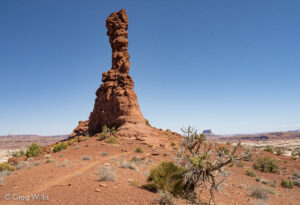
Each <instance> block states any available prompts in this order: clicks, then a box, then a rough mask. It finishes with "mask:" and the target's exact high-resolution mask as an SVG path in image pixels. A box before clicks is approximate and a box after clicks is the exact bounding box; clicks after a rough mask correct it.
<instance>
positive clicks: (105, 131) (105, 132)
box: [96, 125, 116, 140]
mask: <svg viewBox="0 0 300 205" xmlns="http://www.w3.org/2000/svg"><path fill="white" fill-rule="evenodd" d="M115 134H116V129H115V127H112V128H109V127H107V126H106V125H104V126H103V127H102V132H101V133H98V134H97V135H96V136H97V137H98V139H99V140H104V139H108V138H110V137H112V136H115Z"/></svg>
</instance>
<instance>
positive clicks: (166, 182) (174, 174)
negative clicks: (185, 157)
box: [147, 161, 184, 196]
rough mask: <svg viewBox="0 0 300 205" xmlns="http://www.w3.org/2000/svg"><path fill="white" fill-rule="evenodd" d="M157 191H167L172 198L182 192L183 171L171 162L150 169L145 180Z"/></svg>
mask: <svg viewBox="0 0 300 205" xmlns="http://www.w3.org/2000/svg"><path fill="white" fill-rule="evenodd" d="M147 181H148V182H152V184H151V185H152V186H153V187H155V188H156V189H157V190H162V191H168V192H170V193H171V194H173V195H174V196H177V195H180V194H181V193H182V191H183V185H184V184H183V182H184V169H183V168H181V167H178V166H176V165H175V164H174V163H173V162H165V161H164V162H161V163H160V164H159V165H157V166H156V167H154V168H153V169H151V173H150V175H149V176H148V178H147Z"/></svg>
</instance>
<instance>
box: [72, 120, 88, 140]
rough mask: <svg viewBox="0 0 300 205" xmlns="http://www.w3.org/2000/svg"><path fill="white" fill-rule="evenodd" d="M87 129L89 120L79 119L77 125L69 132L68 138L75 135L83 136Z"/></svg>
mask: <svg viewBox="0 0 300 205" xmlns="http://www.w3.org/2000/svg"><path fill="white" fill-rule="evenodd" d="M88 130H89V121H88V120H86V121H79V124H78V126H77V127H76V128H75V129H74V130H73V132H72V133H71V134H70V138H73V137H76V136H84V135H86V134H88Z"/></svg>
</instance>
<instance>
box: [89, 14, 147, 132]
mask: <svg viewBox="0 0 300 205" xmlns="http://www.w3.org/2000/svg"><path fill="white" fill-rule="evenodd" d="M106 28H107V30H108V31H107V35H108V36H109V42H110V44H111V49H112V67H111V69H110V70H109V71H108V72H104V73H103V74H102V82H103V83H102V84H101V86H100V88H99V89H98V90H97V92H96V96H97V98H96V100H95V105H94V110H93V111H92V112H91V114H90V117H89V123H88V127H89V133H90V135H93V134H95V133H98V132H100V131H101V129H102V127H103V126H104V125H107V126H108V127H113V126H114V127H116V128H121V127H122V126H124V125H125V124H128V123H129V124H131V126H132V125H134V126H136V125H138V127H144V126H146V125H145V119H144V117H143V115H142V112H141V110H140V108H139V105H138V102H137V97H136V94H135V92H134V90H133V87H134V83H133V80H132V78H131V77H130V75H129V68H130V62H129V58H130V56H129V54H128V49H127V47H128V40H127V37H128V33H127V29H128V18H127V13H126V11H125V10H123V9H121V10H120V11H119V12H114V13H112V14H111V15H110V16H109V17H108V18H107V20H106ZM131 126H130V127H131ZM119 130H120V129H119Z"/></svg>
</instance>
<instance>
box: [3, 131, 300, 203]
mask: <svg viewBox="0 0 300 205" xmlns="http://www.w3.org/2000/svg"><path fill="white" fill-rule="evenodd" d="M171 141H174V142H176V144H177V145H178V144H179V143H180V137H169V138H163V139H160V142H161V146H159V145H158V146H155V147H152V148H151V147H149V146H147V144H145V143H143V142H139V141H136V140H133V139H118V142H119V144H117V145H110V144H105V143H104V142H99V141H97V140H96V138H95V137H90V138H89V139H88V140H86V141H82V142H79V143H75V144H74V145H72V146H69V147H68V149H66V150H63V151H61V152H57V153H50V155H51V156H52V159H53V160H54V161H53V162H51V163H46V159H45V158H44V154H43V155H41V156H40V157H38V158H35V159H34V160H33V161H31V162H29V163H30V165H28V166H26V167H23V168H22V169H20V170H16V171H14V172H13V173H12V175H10V176H7V177H6V178H5V179H4V182H3V185H2V186H0V196H1V201H0V204H8V205H11V204H41V205H42V204H45V205H46V204H47V205H49V204H63V205H65V204H66V205H73V204H74V205H75V204H76V205H77V204H78V205H81V204H91V205H94V204H101V205H125V204H126V205H127V204H128V205H129V204H132V205H144V204H158V200H159V199H160V196H159V194H157V193H152V192H149V191H147V190H144V189H142V188H140V186H141V185H143V184H146V178H147V177H146V175H147V174H148V173H149V171H150V169H151V167H154V166H155V165H156V164H158V163H159V162H160V161H163V160H173V159H174V157H175V155H176V152H177V151H176V150H174V149H173V148H172V146H171V145H170V143H171ZM76 146H80V148H79V149H78V148H76ZM137 147H141V148H142V149H143V151H144V152H143V153H136V152H135V149H136V148H137ZM102 152H107V153H108V156H102V155H101V153H102ZM152 154H153V155H152ZM156 154H158V155H156ZM263 155H265V156H267V155H268V156H270V157H272V158H276V159H279V160H281V162H280V163H279V164H280V167H281V168H282V167H286V170H285V171H286V172H287V173H288V175H283V174H284V172H285V171H284V170H280V172H281V173H280V175H278V174H267V173H261V172H259V171H256V174H257V177H259V178H261V179H265V180H275V181H276V187H275V188H274V187H271V186H269V185H264V184H262V183H261V182H256V180H255V178H256V177H250V176H247V175H246V174H245V170H246V168H247V167H251V166H252V163H253V162H243V163H244V166H243V167H228V169H230V170H231V176H230V177H229V178H228V180H227V181H225V183H224V185H223V186H222V188H221V190H220V191H219V192H216V201H217V203H218V204H219V205H231V204H237V205H247V204H251V205H254V204H255V205H258V204H274V205H275V204H276V205H277V204H278V205H297V204H300V188H299V187H296V186H295V187H294V188H293V189H285V188H282V187H281V186H280V182H281V179H288V177H291V176H292V174H293V173H294V172H298V173H299V172H300V163H299V160H300V159H299V158H297V160H292V159H291V157H286V156H275V155H273V154H270V153H266V152H259V153H255V156H254V159H255V158H257V157H258V156H263ZM83 156H89V157H90V158H91V160H84V161H83V160H82V159H81V158H82V157H83ZM133 156H137V157H138V158H141V159H143V163H142V164H141V165H137V167H138V170H132V169H128V168H121V167H120V165H119V163H120V160H121V159H122V158H125V159H127V160H128V161H129V160H130V159H131V158H132V157H133ZM65 160H68V161H67V162H65V166H61V164H63V163H64V161H65ZM285 160H286V161H287V163H284V161H285ZM35 161H39V162H40V164H39V165H37V166H33V163H34V162H35ZM105 163H109V166H114V167H116V173H117V177H116V181H114V182H105V181H104V182H100V181H99V180H98V175H97V171H98V168H99V166H100V165H105ZM129 181H134V182H135V183H134V184H135V185H132V184H131V183H130V182H129ZM256 184H259V185H261V186H264V187H269V188H272V189H274V190H275V192H276V194H272V195H270V197H269V199H268V201H264V203H260V202H263V201H259V200H257V199H255V198H253V197H251V196H250V189H251V187H252V186H253V185H256ZM6 194H10V197H12V196H13V194H16V195H18V196H27V195H31V194H45V195H47V196H48V197H49V200H39V201H36V200H32V199H30V200H29V202H25V201H24V200H13V199H12V198H10V200H5V198H4V196H5V195H6ZM16 195H15V196H16ZM200 198H201V199H202V200H204V201H205V200H207V199H208V195H207V194H206V193H204V194H203V195H201V197H200ZM174 201H175V203H176V204H179V205H180V204H188V203H187V202H186V201H184V200H181V199H175V200H174Z"/></svg>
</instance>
